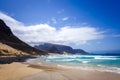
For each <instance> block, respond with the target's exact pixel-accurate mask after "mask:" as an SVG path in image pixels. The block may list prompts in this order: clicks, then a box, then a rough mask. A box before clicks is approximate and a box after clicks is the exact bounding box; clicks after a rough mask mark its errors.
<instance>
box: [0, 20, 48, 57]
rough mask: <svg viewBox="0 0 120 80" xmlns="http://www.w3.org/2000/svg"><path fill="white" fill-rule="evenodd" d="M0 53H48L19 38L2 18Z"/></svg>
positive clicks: (0, 24)
mask: <svg viewBox="0 0 120 80" xmlns="http://www.w3.org/2000/svg"><path fill="white" fill-rule="evenodd" d="M0 46H4V48H3V47H1V48H0V54H5V53H9V54H18V55H19V54H20V53H21V54H23V55H24V53H25V54H28V55H29V54H30V55H34V54H35V55H44V54H47V53H45V52H44V51H42V50H38V49H36V48H34V47H31V46H29V45H28V44H26V43H25V42H23V41H21V40H20V39H19V38H17V37H16V36H15V35H14V34H13V33H12V31H11V29H10V28H9V27H8V26H7V25H6V24H5V23H4V21H3V20H1V19H0Z"/></svg>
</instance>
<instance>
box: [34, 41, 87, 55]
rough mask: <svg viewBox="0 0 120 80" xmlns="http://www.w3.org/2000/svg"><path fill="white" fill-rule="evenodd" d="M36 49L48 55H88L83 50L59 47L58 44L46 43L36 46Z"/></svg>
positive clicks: (64, 46)
mask: <svg viewBox="0 0 120 80" xmlns="http://www.w3.org/2000/svg"><path fill="white" fill-rule="evenodd" d="M35 48H37V49H39V50H43V51H45V52H48V53H59V54H63V53H71V54H88V53H87V52H85V51H84V50H82V49H73V48H72V47H70V46H66V45H58V44H51V43H44V44H41V45H38V46H35Z"/></svg>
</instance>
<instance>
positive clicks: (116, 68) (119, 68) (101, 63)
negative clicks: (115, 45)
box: [34, 55, 120, 73]
mask: <svg viewBox="0 0 120 80" xmlns="http://www.w3.org/2000/svg"><path fill="white" fill-rule="evenodd" d="M34 61H36V62H49V63H56V64H59V65H67V66H74V67H83V68H85V67H90V68H95V69H96V68H97V69H100V70H106V71H110V72H118V73H119V72H120V55H109V56H106V55H50V56H47V57H46V56H43V57H38V58H36V59H35V60H34Z"/></svg>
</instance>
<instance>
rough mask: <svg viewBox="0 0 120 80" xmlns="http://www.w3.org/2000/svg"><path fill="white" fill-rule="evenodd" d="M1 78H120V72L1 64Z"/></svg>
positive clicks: (27, 79) (67, 79) (25, 79)
mask: <svg viewBox="0 0 120 80" xmlns="http://www.w3.org/2000/svg"><path fill="white" fill-rule="evenodd" d="M0 80H120V74H117V73H113V72H100V71H97V70H82V69H76V68H67V67H61V66H57V65H53V66H51V65H50V64H47V63H44V64H42V63H41V64H30V63H26V62H25V63H19V62H14V63H11V64H0Z"/></svg>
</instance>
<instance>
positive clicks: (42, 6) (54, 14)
mask: <svg viewBox="0 0 120 80" xmlns="http://www.w3.org/2000/svg"><path fill="white" fill-rule="evenodd" d="M0 11H1V13H2V14H5V15H7V16H9V17H11V18H13V19H14V20H16V21H18V22H21V23H22V24H23V25H24V27H30V26H33V25H35V26H36V25H38V24H46V25H49V26H50V27H52V28H54V29H55V30H56V31H58V32H59V34H60V36H61V35H62V34H63V33H68V32H65V31H64V30H66V26H68V27H69V30H68V28H67V30H68V31H71V30H73V29H74V31H78V30H75V29H79V28H81V27H82V28H83V27H86V26H87V27H89V30H91V31H95V32H94V33H95V34H99V35H98V36H100V37H94V38H92V39H88V38H87V39H86V38H85V39H84V40H82V41H81V42H83V43H85V44H81V43H80V44H78V45H76V44H77V43H76V44H75V42H69V41H70V40H69V39H71V37H69V35H66V36H64V37H68V38H67V40H68V42H69V43H68V45H71V46H73V47H74V48H82V49H85V50H87V51H98V50H117V49H120V0H0ZM42 26H43V25H42ZM91 27H92V28H95V30H92V29H90V28H91ZM35 28H36V27H35ZM47 28H48V27H47ZM62 28H65V29H64V30H63V29H62ZM54 29H53V31H54ZM85 29H86V28H85ZM85 29H83V30H85ZM87 29H88V28H87ZM27 30H29V29H26V31H27ZM13 31H14V32H15V30H14V28H13ZM74 31H73V32H74ZM80 31H81V29H80ZM89 32H90V31H89ZM89 32H88V34H89ZM97 32H99V33H97ZM83 33H84V32H83ZM83 33H82V34H83ZM17 34H18V33H16V35H17ZM78 34H81V33H76V34H74V35H75V36H78V37H79V35H78ZM74 35H73V36H74ZM90 36H91V35H90ZM94 36H96V35H94ZM101 36H102V37H101ZM18 37H20V39H22V40H24V39H23V38H21V35H18ZM62 37H63V35H62ZM88 37H89V35H88ZM47 38H48V37H47ZM72 38H74V37H72ZM80 38H82V36H81V37H80ZM44 39H46V38H44ZM64 39H65V38H64ZM75 39H77V38H76V37H75ZM75 39H72V40H75ZM55 40H56V39H55ZM57 40H58V39H57ZM59 40H61V39H60V37H59ZM80 40H81V39H80ZM25 41H26V42H30V41H28V40H25ZM40 41H41V42H43V41H42V40H40ZM40 41H38V40H36V41H35V40H32V39H31V42H34V43H35V42H40ZM51 41H53V40H51ZM62 41H64V40H62ZM45 42H46V41H45ZM47 42H50V41H48V40H47ZM53 42H54V41H53ZM76 42H78V43H79V41H76ZM65 44H67V41H66V43H65Z"/></svg>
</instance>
